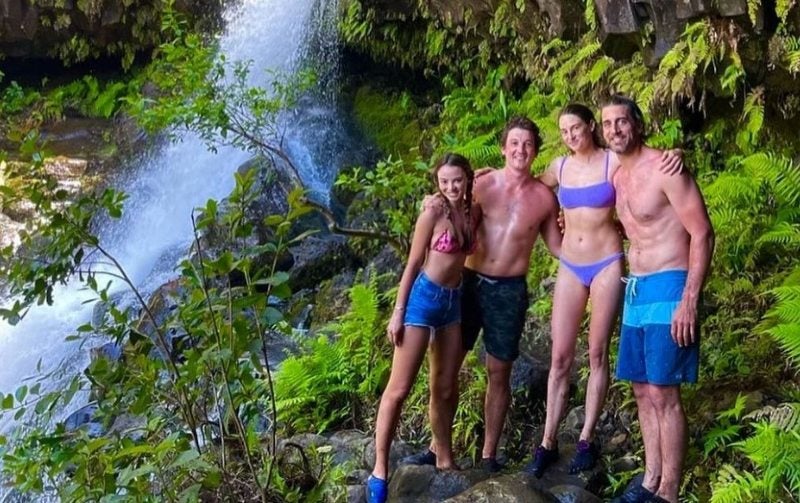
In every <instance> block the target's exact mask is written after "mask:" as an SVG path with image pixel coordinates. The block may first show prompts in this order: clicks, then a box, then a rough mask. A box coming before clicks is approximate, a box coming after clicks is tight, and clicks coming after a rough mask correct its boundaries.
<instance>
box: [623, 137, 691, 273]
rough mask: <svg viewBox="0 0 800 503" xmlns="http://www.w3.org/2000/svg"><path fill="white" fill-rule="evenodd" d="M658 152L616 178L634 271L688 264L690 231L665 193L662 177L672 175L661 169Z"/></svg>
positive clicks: (681, 267)
mask: <svg viewBox="0 0 800 503" xmlns="http://www.w3.org/2000/svg"><path fill="white" fill-rule="evenodd" d="M659 155H660V154H658V153H655V152H654V153H648V155H646V156H643V157H642V159H640V160H639V162H638V163H637V164H636V165H635V166H633V167H631V168H627V169H619V170H617V173H616V174H615V177H614V184H615V186H616V190H617V215H618V216H619V219H620V221H621V222H622V224H623V225H624V226H625V229H626V232H627V235H628V239H629V240H630V249H629V251H628V263H629V264H630V271H631V273H633V274H647V273H651V272H655V271H663V270H668V269H687V268H688V267H689V234H688V232H686V229H685V228H684V226H683V225H682V223H681V221H680V219H679V218H677V215H676V213H675V210H674V209H673V207H672V206H671V205H670V203H669V200H668V199H667V197H666V195H665V194H664V190H663V188H662V183H663V179H664V177H666V176H669V175H665V174H663V173H660V172H659V171H658V169H657V166H658V162H659V160H658V156H659ZM681 176H687V175H681Z"/></svg>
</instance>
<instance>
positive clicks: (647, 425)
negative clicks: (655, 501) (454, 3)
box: [632, 382, 662, 492]
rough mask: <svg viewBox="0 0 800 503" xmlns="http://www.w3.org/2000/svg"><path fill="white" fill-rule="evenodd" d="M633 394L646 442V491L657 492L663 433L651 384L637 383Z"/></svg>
mask: <svg viewBox="0 0 800 503" xmlns="http://www.w3.org/2000/svg"><path fill="white" fill-rule="evenodd" d="M632 385H633V394H634V396H635V397H636V406H637V407H638V409H639V427H640V428H641V429H642V440H643V441H644V462H645V469H644V480H643V481H642V485H643V486H644V487H645V489H647V490H649V491H652V492H656V490H657V489H658V484H659V482H660V480H661V445H662V444H661V433H660V430H659V421H658V415H657V411H656V408H655V407H654V405H653V402H652V401H651V398H650V388H651V387H652V385H651V384H647V383H639V382H635V383H633V384H632Z"/></svg>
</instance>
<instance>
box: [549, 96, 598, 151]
mask: <svg viewBox="0 0 800 503" xmlns="http://www.w3.org/2000/svg"><path fill="white" fill-rule="evenodd" d="M565 115H574V116H575V117H577V118H579V119H580V120H582V121H583V122H585V123H586V125H587V126H591V125H592V123H594V130H592V140H593V141H594V146H595V147H600V148H603V147H604V146H605V142H604V141H603V135H602V133H601V132H600V127H599V126H598V124H597V121H596V120H594V114H593V113H592V111H591V109H589V107H587V106H586V105H581V104H580V103H570V104H569V105H567V106H565V107H564V108H563V109H562V110H561V113H560V114H558V116H559V118H560V117H563V116H565Z"/></svg>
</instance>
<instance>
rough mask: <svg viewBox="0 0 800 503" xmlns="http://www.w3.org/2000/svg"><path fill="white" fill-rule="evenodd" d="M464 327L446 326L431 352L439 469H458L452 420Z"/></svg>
mask: <svg viewBox="0 0 800 503" xmlns="http://www.w3.org/2000/svg"><path fill="white" fill-rule="evenodd" d="M463 352H464V351H463V350H462V349H461V325H459V324H455V325H450V326H448V327H445V328H443V329H441V330H439V331H438V332H437V333H436V337H435V338H434V340H433V344H431V352H430V379H431V381H430V387H431V398H430V409H429V410H430V421H431V431H432V432H433V443H434V445H433V449H432V450H433V452H435V453H436V467H437V468H441V469H451V468H455V467H456V465H455V463H454V462H453V450H452V433H453V417H454V416H455V412H456V406H457V405H458V369H459V368H461V360H460V359H459V358H458V356H457V355H461V354H463Z"/></svg>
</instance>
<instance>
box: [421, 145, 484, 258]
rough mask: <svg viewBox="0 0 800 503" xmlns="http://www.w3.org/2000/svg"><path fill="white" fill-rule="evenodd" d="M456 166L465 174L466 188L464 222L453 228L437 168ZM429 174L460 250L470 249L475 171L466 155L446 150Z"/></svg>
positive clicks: (472, 241)
mask: <svg viewBox="0 0 800 503" xmlns="http://www.w3.org/2000/svg"><path fill="white" fill-rule="evenodd" d="M447 165H449V166H456V167H458V168H461V170H463V171H464V175H465V176H466V179H467V180H466V182H467V186H466V190H465V191H464V224H465V225H463V226H462V228H461V229H460V232H459V230H458V229H455V226H454V224H453V216H452V211H453V206H452V204H451V203H450V201H449V200H448V199H447V198H446V197H445V196H444V194H442V191H441V189H440V188H439V179H438V174H439V169H441V168H442V166H447ZM431 175H432V176H433V184H434V186H435V187H436V191H437V192H438V194H439V197H441V198H442V200H443V201H444V203H445V204H444V208H445V214H446V215H447V220H448V221H449V222H450V224H451V225H453V231H455V235H456V236H457V237H459V241H460V242H461V251H463V252H465V253H466V252H468V251H469V250H471V249H472V246H473V243H474V242H475V236H474V232H473V225H472V185H473V181H474V179H475V173H474V172H473V171H472V166H471V165H470V163H469V160H467V158H466V157H464V156H463V155H460V154H456V153H453V152H448V153H446V154H445V155H444V156H442V158H441V159H440V160H439V162H438V163H436V166H434V168H433V170H431Z"/></svg>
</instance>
